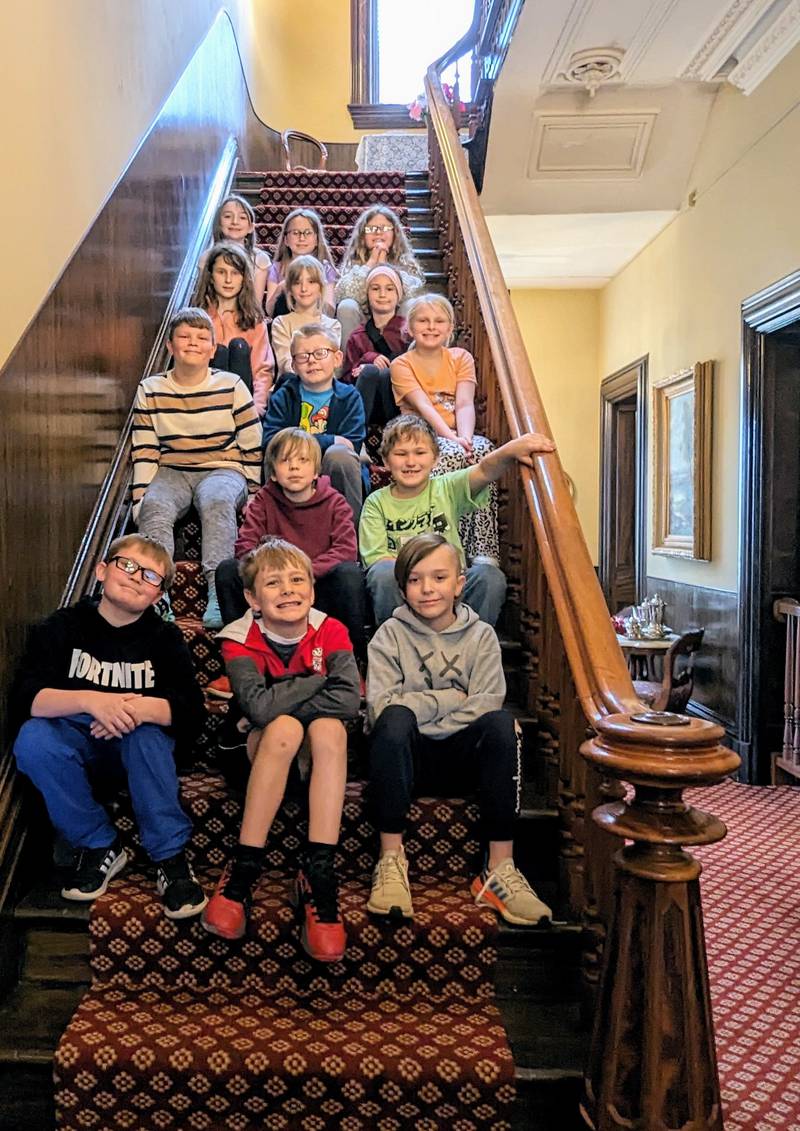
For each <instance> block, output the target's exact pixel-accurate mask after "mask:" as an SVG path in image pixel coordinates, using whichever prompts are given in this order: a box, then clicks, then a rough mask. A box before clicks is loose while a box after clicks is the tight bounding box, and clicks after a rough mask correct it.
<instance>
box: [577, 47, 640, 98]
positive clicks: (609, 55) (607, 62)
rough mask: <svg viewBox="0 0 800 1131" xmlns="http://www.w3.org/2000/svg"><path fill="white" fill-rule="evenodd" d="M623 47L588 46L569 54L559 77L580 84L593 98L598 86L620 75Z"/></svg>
mask: <svg viewBox="0 0 800 1131" xmlns="http://www.w3.org/2000/svg"><path fill="white" fill-rule="evenodd" d="M624 54H625V49H624V47H588V48H586V49H585V50H584V51H576V52H575V54H574V55H571V56H570V58H569V62H568V63H567V66H566V69H565V70H564V71H563V72H562V75H561V77H562V78H564V79H566V81H567V82H571V83H575V84H576V85H577V86H582V87H584V88H585V89H586V90H588V92H589V97H590V98H594V96H595V94H596V93H597V89H598V87H600V86H602V85H603V84H604V83H607V82H611V81H612V79H617V78H619V77H620V70H619V68H620V64H621V62H622V57H623V55H624Z"/></svg>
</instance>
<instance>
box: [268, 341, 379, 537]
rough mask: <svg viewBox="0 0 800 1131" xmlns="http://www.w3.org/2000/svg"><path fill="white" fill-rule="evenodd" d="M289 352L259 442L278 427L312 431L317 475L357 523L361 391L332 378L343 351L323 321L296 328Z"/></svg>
mask: <svg viewBox="0 0 800 1131" xmlns="http://www.w3.org/2000/svg"><path fill="white" fill-rule="evenodd" d="M291 351H292V364H293V366H294V370H295V372H294V373H289V374H288V375H287V376H286V377H285V378H284V380H283V382H282V383H281V385H280V387H279V388H278V389H276V390H275V391H274V392H273V394H272V396H271V397H270V399H269V404H268V406H267V414H266V416H265V418H264V444H265V445H267V444H268V443H269V442H270V440H271V439H272V437H273V436H274V435H275V434H276V433H277V432H280V430H281V429H282V428H302V429H303V430H304V431H305V432H309V433H311V435H312V436H314V438H315V439H316V440H317V443H318V444H319V446H320V449H321V451H322V467H321V472H322V474H323V475H327V476H329V477H330V481H331V484H332V486H333V487H335V488H336V490H337V491H339V492H340V493H341V494H342V495H344V497H345V499H347V502H348V503H349V504H350V509H351V510H352V512H353V521H354V522H355V523H356V525H358V517H359V515H360V513H361V500H362V497H363V486H362V480H361V463H360V461H359V456H358V453H359V451H360V450H361V445H362V444H363V443H364V438H365V436H366V424H365V420H364V402H363V401H362V399H361V394H360V393H359V392H358V390H357V389H355V388H354V387H353V386H352V385H345V384H344V383H343V382H342V381H337V380H336V379H335V377H334V372H335V370H336V369H337V367H338V366H340V365H341V364H342V351H341V350H340V349H339V348H338V346H337V344H336V342H335V341H334V340H333V338H332V337H331V336H330V333H329V331H328V330H326V329H325V328H324V326H321V325H319V324H318V323H316V322H309V324H308V325H307V326H302V327H301V328H300V329H299V330H296V331H295V333H294V335H293V336H292V344H291Z"/></svg>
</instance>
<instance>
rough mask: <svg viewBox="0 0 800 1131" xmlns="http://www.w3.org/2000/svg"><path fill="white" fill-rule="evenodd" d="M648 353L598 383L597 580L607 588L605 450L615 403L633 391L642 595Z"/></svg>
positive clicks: (640, 588) (638, 585)
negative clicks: (598, 562)
mask: <svg viewBox="0 0 800 1131" xmlns="http://www.w3.org/2000/svg"><path fill="white" fill-rule="evenodd" d="M647 365H648V359H647V356H645V357H640V358H639V359H638V360H637V361H633V362H631V364H630V365H626V366H624V368H622V369H618V370H617V372H616V373H612V374H611V376H610V377H606V378H605V379H604V380H603V381H602V383H601V385H600V584H601V585H602V586H603V589H604V591H606V592H607V579H608V577H609V575H610V571H611V562H610V548H611V540H610V537H609V534H608V530H607V527H606V525H605V523H606V516H607V515H608V513H609V500H610V498H611V492H612V482H611V468H610V466H607V465H608V461H607V460H606V459H604V452H605V450H606V448H607V446H608V444H609V442H610V439H611V431H612V428H613V416H614V405H615V404H617V403H618V402H619V401H622V400H626V399H627V398H628V397H630V396H631V395H633V394H635V395H636V449H637V450H636V513H637V524H636V525H637V532H636V592H637V596H638V597H639V599H641V598H642V597H643V595H644V591H645V586H646V577H647V511H646V491H647Z"/></svg>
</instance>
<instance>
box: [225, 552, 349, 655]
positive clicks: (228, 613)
mask: <svg viewBox="0 0 800 1131" xmlns="http://www.w3.org/2000/svg"><path fill="white" fill-rule="evenodd" d="M215 578H216V583H217V599H218V601H219V611H220V613H221V615H222V621H223V624H230V622H231V621H233V620H238V619H239V617H241V616H244V614H245V613H246V612H247V607H248V606H247V601H246V600H245V596H244V589H243V588H242V582H241V578H240V577H239V563H238V562H237V560H236V558H226V559H225V560H224V561H222V562H220V563H219V565H218V566H217V570H216V574H215ZM314 607H315V608H317V609H319V610H320V612H323V613H327V614H328V616H331V617H335V618H336V619H337V620H340V621H341V622H342V624H343V625H344V626H345V628H346V629H347V631H348V632H349V633H350V639H351V641H352V643H353V651H354V652H355V655H356V659H357V660H366V658H367V637H366V632H365V630H364V624H365V621H366V617H367V589H366V585H365V583H364V572H363V570H362V569H361V566H360V565H359V564H358V562H340V563H339V565H337V566H334V567H333V569H332V570H330V571H329V572H328V573H326V574H325V576H324V577H319V578H317V580H316V581H315V582H314Z"/></svg>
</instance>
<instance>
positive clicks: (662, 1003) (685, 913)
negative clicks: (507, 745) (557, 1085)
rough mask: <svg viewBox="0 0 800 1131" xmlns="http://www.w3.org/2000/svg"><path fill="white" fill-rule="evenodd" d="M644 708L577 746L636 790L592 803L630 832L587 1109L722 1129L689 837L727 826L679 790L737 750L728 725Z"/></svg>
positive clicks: (617, 1121)
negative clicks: (665, 718)
mask: <svg viewBox="0 0 800 1131" xmlns="http://www.w3.org/2000/svg"><path fill="white" fill-rule="evenodd" d="M639 717H642V718H644V717H646V716H634V717H631V716H630V715H608V716H607V717H606V718H605V719H602V720H600V721H598V723H597V735H596V737H595V738H593V739H591V740H590V741H589V742H586V743H584V745H583V746H582V747H581V753H582V755H583V756H584V758H586V759H587V760H588V761H589V762H590V763H591V764H592V765H594V766H595V767H596V768H597V769H598V770H599V771H600V772H601V773H603V774H605V775H607V776H609V777H611V778H616V779H619V780H620V781H624V782H626V783H629V784H630V785H632V786H634V789H635V793H634V796H633V797H631V798H630V799H629V800H627V801H625V800H623V801H614V802H612V803H611V804H609V805H602V806H600V808H598V809H596V810H595V811H594V813H593V817H594V820H595V821H596V822H597V823H598V824H599V825H600V826H601V827H602V828H604V829H606V830H607V831H608V832H610V833H613V834H614V835H615V836H619V837H624V838H625V839H626V840H629V841H631V842H632V843H631V844H629V845H627V846H626V847H624V848H622V849H621V850H620V851H619V852H617V854H616V856H615V858H614V862H615V865H616V869H617V876H616V879H617V883H616V885H615V888H616V892H615V900H614V910H613V915H612V920H611V924H610V926H609V931H608V935H607V937H606V945H605V954H604V960H603V973H602V977H601V982H600V990H599V994H598V999H597V1008H596V1011H595V1023H594V1032H593V1035H592V1046H591V1052H590V1056H589V1065H588V1069H587V1072H586V1080H585V1094H584V1101H583V1104H582V1112H583V1116H584V1118H585V1119H586V1122H587V1123H588V1124H589V1126H590V1127H592V1128H595V1129H596V1131H618V1129H621V1128H625V1129H626V1131H719V1129H721V1128H722V1109H721V1106H720V1095H719V1079H718V1076H717V1061H716V1054H715V1050H714V1029H713V1021H712V1017H711V998H710V995H709V987H708V966H707V962H706V953H705V942H704V938H703V914H702V909H701V906H700V885H699V883H698V877H699V875H700V871H701V868H700V864H699V863H698V862H697V861H696V860H695V859H694V858H693V857H692V856H690V855H689V853H688V852H685V851H684V846H686V845H688V846H691V845H697V844H711V843H712V842H714V841H717V840H721V839H722V837H723V836H725V832H726V829H725V826H724V825H723V823H722V821H720V820H718V819H717V818H716V817H712V816H710V815H709V814H708V813H703V812H701V811H700V810H698V809H692V808H690V807H689V806H688V805H687V804H686V803H685V802H684V800H683V790H684V789H685V788H687V787H688V786H697V785H711V784H713V783H715V782H718V781H720V780H721V779H722V778H723V777H724V776H725V775H727V774H729V773H731V772H732V771H733V770H735V769H736V767H737V766H738V764H739V758H738V757H737V755H736V754H734V753H733V752H732V751H731V750H727V749H726V748H725V747H722V746H720V745H719V740H720V739H721V738H722V737H723V734H724V732H723V731H722V729H721V728H720V727H717V726H713V725H711V724H709V723H704V722H701V721H700V720H698V719H692V720H690V721H688V720H687V721H686V722H684V723H683V724H682V725H672V726H656V725H652V724H645V723H637V722H634V721H633V719H634V718H639ZM670 717H671V718H673V719H682V718H685V717H684V716H674V715H673V716H670Z"/></svg>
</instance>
